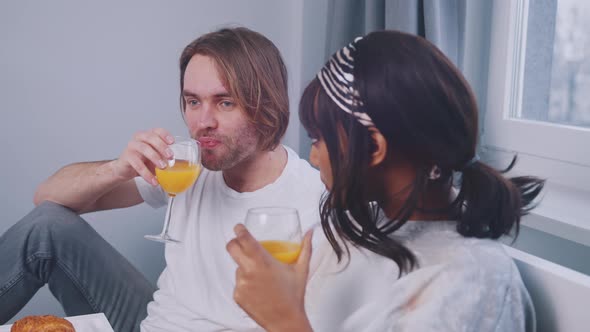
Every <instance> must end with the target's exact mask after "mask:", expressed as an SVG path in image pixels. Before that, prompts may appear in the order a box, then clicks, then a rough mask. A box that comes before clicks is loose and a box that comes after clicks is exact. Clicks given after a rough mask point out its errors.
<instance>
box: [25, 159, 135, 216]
mask: <svg viewBox="0 0 590 332" xmlns="http://www.w3.org/2000/svg"><path fill="white" fill-rule="evenodd" d="M113 163H114V161H97V162H85V163H76V164H72V165H68V166H65V167H63V168H62V169H60V170H59V171H57V172H56V173H55V174H53V175H52V176H51V177H49V178H48V179H47V180H46V181H45V182H43V183H42V184H41V185H40V186H39V187H38V188H37V191H36V192H35V197H34V199H33V202H34V203H35V205H39V204H40V203H41V202H43V201H52V202H55V203H58V204H61V205H64V206H67V207H68V208H70V209H72V210H74V211H76V212H78V213H80V214H81V213H86V212H93V211H100V210H109V209H117V208H124V207H129V206H133V205H137V204H139V203H142V202H143V199H142V198H141V195H140V194H139V191H138V190H137V186H136V185H135V181H134V180H133V179H125V178H122V177H120V176H118V175H117V174H116V173H115V170H114V167H113Z"/></svg>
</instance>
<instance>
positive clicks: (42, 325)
mask: <svg viewBox="0 0 590 332" xmlns="http://www.w3.org/2000/svg"><path fill="white" fill-rule="evenodd" d="M10 332H76V329H74V326H73V325H72V323H70V322H68V321H67V320H65V319H63V318H60V317H56V316H52V315H45V316H27V317H23V318H21V319H19V320H17V321H16V322H15V323H14V325H12V328H11V329H10Z"/></svg>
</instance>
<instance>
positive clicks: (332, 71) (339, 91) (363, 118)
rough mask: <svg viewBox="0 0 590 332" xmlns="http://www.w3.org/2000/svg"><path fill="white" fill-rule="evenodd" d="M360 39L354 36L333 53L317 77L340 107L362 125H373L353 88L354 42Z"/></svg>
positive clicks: (356, 91)
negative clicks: (349, 41)
mask: <svg viewBox="0 0 590 332" xmlns="http://www.w3.org/2000/svg"><path fill="white" fill-rule="evenodd" d="M361 39H362V37H357V38H355V40H354V41H353V42H352V43H350V44H348V45H347V46H344V48H342V49H341V50H340V51H338V52H336V53H334V55H332V57H331V58H330V60H328V62H327V63H326V64H325V65H324V67H323V68H322V69H321V70H320V72H319V73H318V79H319V80H320V83H321V84H322V87H323V88H324V91H326V93H327V94H328V96H330V99H332V101H333V102H335V103H336V105H338V107H340V109H342V110H343V111H344V112H346V113H348V114H351V115H352V116H354V117H355V118H356V119H357V120H358V121H359V122H360V123H361V124H362V125H364V126H366V127H374V126H375V124H374V123H373V120H371V117H370V116H369V114H367V113H365V112H363V111H362V110H360V109H359V106H363V102H362V100H361V99H360V94H359V92H358V90H356V89H355V88H354V75H353V69H354V54H355V53H356V47H355V44H356V43H357V42H358V41H359V40H361Z"/></svg>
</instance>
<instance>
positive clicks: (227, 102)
mask: <svg viewBox="0 0 590 332" xmlns="http://www.w3.org/2000/svg"><path fill="white" fill-rule="evenodd" d="M220 104H221V106H222V107H224V108H232V107H234V103H232V102H231V101H227V100H224V101H222V102H221V103H220Z"/></svg>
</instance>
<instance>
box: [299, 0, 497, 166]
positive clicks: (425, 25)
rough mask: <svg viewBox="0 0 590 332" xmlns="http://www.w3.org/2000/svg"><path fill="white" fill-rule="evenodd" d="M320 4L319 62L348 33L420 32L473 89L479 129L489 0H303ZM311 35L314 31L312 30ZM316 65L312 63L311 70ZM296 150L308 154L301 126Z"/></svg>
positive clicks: (486, 62)
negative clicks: (322, 8)
mask: <svg viewBox="0 0 590 332" xmlns="http://www.w3.org/2000/svg"><path fill="white" fill-rule="evenodd" d="M307 1H312V2H313V3H314V4H315V5H316V6H318V8H319V5H318V4H319V3H322V1H325V2H324V4H325V5H326V7H325V9H326V13H327V15H326V17H327V21H326V31H325V32H326V35H325V50H324V59H323V60H324V61H326V60H327V59H328V57H330V56H331V55H332V54H333V53H334V52H335V51H337V50H339V49H340V48H342V47H343V46H344V45H346V44H348V43H350V42H351V41H352V40H353V39H354V37H357V36H362V35H366V34H367V33H369V32H371V31H375V30H383V29H388V30H400V31H404V32H407V33H412V34H417V35H420V36H422V37H425V38H426V39H428V40H429V41H431V42H432V43H433V44H435V45H436V46H437V47H438V48H440V49H441V50H442V51H443V52H444V53H445V54H446V55H447V56H448V57H449V58H450V59H451V61H453V63H455V65H457V67H458V68H459V69H460V70H461V71H462V72H463V75H465V77H466V79H467V81H468V82H469V83H470V84H471V87H472V88H473V90H474V92H475V95H476V98H477V101H478V104H479V111H480V117H479V119H480V134H481V129H482V128H483V120H484V114H485V105H486V98H487V86H488V83H487V82H488V70H489V69H488V67H489V47H490V41H491V16H492V15H491V13H492V7H493V2H492V1H489V0H307ZM314 36H315V35H314ZM316 70H317V69H315V68H314V70H313V71H314V72H315V71H316ZM301 130H302V131H301V139H300V152H301V155H302V156H304V157H305V156H307V155H308V153H309V142H310V141H309V138H308V137H307V134H306V133H305V130H303V129H301Z"/></svg>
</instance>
